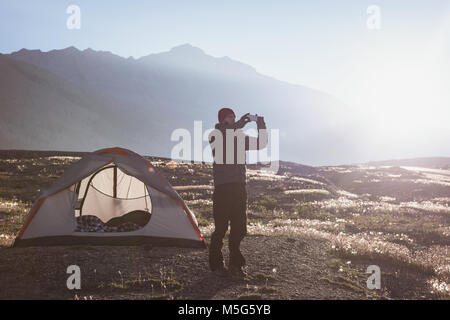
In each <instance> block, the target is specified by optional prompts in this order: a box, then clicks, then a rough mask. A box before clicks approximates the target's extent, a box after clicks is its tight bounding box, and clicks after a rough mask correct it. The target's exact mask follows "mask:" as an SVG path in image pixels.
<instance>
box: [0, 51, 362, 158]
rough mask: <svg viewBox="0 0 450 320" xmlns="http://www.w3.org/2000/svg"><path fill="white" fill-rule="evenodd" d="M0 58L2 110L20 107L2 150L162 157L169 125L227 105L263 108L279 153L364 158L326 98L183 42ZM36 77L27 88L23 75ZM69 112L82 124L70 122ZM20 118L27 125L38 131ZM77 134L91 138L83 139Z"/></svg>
mask: <svg viewBox="0 0 450 320" xmlns="http://www.w3.org/2000/svg"><path fill="white" fill-rule="evenodd" d="M1 58H2V61H3V64H5V66H8V68H7V69H8V70H9V71H8V72H9V73H10V74H9V75H7V74H5V73H4V72H2V75H1V76H0V77H2V79H1V81H2V84H3V83H6V82H8V79H14V81H13V82H10V83H8V86H9V90H8V89H6V87H7V86H5V87H3V86H2V89H1V90H2V91H1V99H2V100H1V101H2V104H1V106H2V109H4V108H5V109H7V110H11V109H13V108H14V109H15V108H17V109H18V110H21V112H9V113H7V114H8V115H7V117H6V118H5V119H4V120H3V121H4V122H6V123H10V125H8V127H7V129H2V133H3V131H6V133H7V134H6V135H4V136H3V135H2V137H1V138H0V148H10V147H14V148H16V149H18V148H33V149H36V148H40V149H53V150H54V149H60V150H86V149H87V150H93V149H95V148H96V147H97V146H98V145H99V144H101V143H104V145H122V146H125V147H128V148H131V149H135V150H136V151H137V152H140V153H144V154H154V155H158V156H166V157H167V156H170V152H171V149H172V147H173V146H174V145H175V142H172V141H170V137H171V133H172V132H173V130H175V129H177V128H186V129H188V130H190V131H191V132H192V131H193V121H194V120H203V130H205V129H206V128H212V127H213V126H214V123H215V122H216V119H217V111H218V109H219V108H221V107H223V106H230V107H232V108H233V109H235V111H236V112H237V114H238V117H239V116H240V115H242V114H244V113H246V112H251V113H257V114H260V115H264V117H265V119H266V123H267V125H268V127H269V128H277V129H279V136H280V146H279V150H280V151H279V152H280V158H281V159H284V160H291V161H297V162H302V163H308V164H324V163H329V162H330V160H329V159H333V162H336V163H337V162H341V163H345V162H350V161H354V159H355V158H356V159H358V158H360V159H364V158H363V156H364V149H363V148H360V146H362V145H363V144H364V140H365V139H364V137H362V136H360V135H355V134H354V132H360V131H362V130H359V129H360V128H359V127H358V125H357V124H355V123H354V122H352V119H351V117H349V112H348V108H347V107H346V106H345V105H344V104H342V103H341V102H339V101H338V100H336V99H335V98H333V97H332V96H330V95H328V94H325V93H323V92H320V91H317V90H313V89H310V88H306V87H303V86H299V85H293V84H289V83H286V82H283V81H279V80H276V79H274V78H271V77H268V76H265V75H262V74H260V73H258V72H257V71H256V70H255V69H254V68H253V67H251V66H249V65H246V64H244V63H241V62H238V61H234V60H232V59H230V58H228V57H221V58H217V57H213V56H210V55H208V54H206V53H205V52H204V51H203V50H201V49H199V48H196V47H193V46H191V45H189V44H185V45H181V46H178V47H175V48H173V49H171V50H170V51H168V52H162V53H158V54H150V55H148V56H144V57H141V58H139V59H134V58H128V59H126V58H122V57H120V56H117V55H115V54H113V53H110V52H106V51H95V50H92V49H86V50H83V51H81V50H78V49H76V48H74V47H69V48H65V49H62V50H52V51H48V52H41V51H40V50H26V49H22V50H20V51H17V52H14V53H11V54H9V55H2V56H1ZM12 65H14V67H13V66H12ZM19 69H20V70H22V71H18V70H19ZM2 71H3V65H2ZM33 76H34V77H37V79H36V81H34V82H33V86H31V84H30V83H29V80H27V79H29V78H30V77H33ZM67 96H75V97H77V99H76V100H73V99H72V100H70V99H67ZM75 110H83V112H78V111H75ZM36 111H38V112H36ZM89 111H92V114H90V112H89ZM24 114H26V116H25V115H24ZM30 114H32V115H30ZM50 115H51V116H50ZM73 116H74V117H76V121H78V122H81V123H83V126H82V127H76V126H74V127H73V128H72V126H73V124H72V123H73V122H74V119H73V118H72V117H73ZM24 119H27V120H26V121H24ZM83 119H85V121H83ZM17 123H19V124H22V125H17ZM43 123H45V127H42V124H43ZM62 123H65V124H67V125H68V123H71V124H70V125H68V126H69V127H68V129H70V130H61V129H60V127H61V124H62ZM94 123H95V124H94ZM25 126H28V127H34V128H35V129H34V132H35V133H36V134H37V136H36V137H35V136H34V135H33V134H31V135H30V133H29V132H28V131H30V130H31V129H29V128H24V127H25ZM251 126H253V127H254V128H255V126H254V125H253V124H252V125H251ZM37 128H39V129H37ZM39 130H43V133H40V132H39ZM78 131H80V132H78ZM52 132H56V133H58V134H57V136H58V138H57V139H56V138H55V140H52V139H53V138H52V137H54V136H55V135H53V134H52ZM78 135H83V136H86V135H87V136H91V137H92V139H87V140H83V141H81V140H79V139H76V137H77V136H78ZM41 136H45V138H43V137H41ZM94 136H95V137H94ZM125 143H126V144H125ZM104 145H102V146H104ZM205 146H206V142H205ZM358 152H360V154H358ZM268 153H269V154H270V150H269V152H268Z"/></svg>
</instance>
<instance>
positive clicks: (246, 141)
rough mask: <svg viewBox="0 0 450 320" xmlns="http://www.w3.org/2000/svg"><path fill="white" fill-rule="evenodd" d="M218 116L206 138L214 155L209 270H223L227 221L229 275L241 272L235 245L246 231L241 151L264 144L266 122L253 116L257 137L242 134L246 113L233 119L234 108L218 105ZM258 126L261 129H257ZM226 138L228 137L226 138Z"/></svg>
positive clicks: (244, 171) (239, 259)
mask: <svg viewBox="0 0 450 320" xmlns="http://www.w3.org/2000/svg"><path fill="white" fill-rule="evenodd" d="M218 118H219V123H217V124H216V126H215V129H216V130H213V132H212V133H211V135H210V140H209V142H210V144H211V148H212V150H213V157H214V163H213V174H214V193H213V216H214V226H215V230H214V232H213V234H212V236H211V244H210V248H209V265H210V268H211V270H212V271H213V272H217V273H219V274H225V273H226V270H225V266H224V261H223V256H222V245H223V243H222V241H223V238H224V236H225V233H226V232H227V230H228V224H230V236H229V240H228V244H229V250H230V259H229V264H228V268H229V271H230V273H231V274H232V275H236V276H243V275H244V273H243V270H242V267H243V266H244V265H245V258H244V256H243V255H242V254H241V252H240V250H239V246H240V243H241V241H242V239H243V238H244V236H245V235H246V234H247V214H246V210H247V189H246V176H245V173H246V167H245V153H246V151H247V150H259V149H263V148H265V147H266V145H267V133H266V130H265V129H266V124H265V123H264V118H263V117H257V120H256V123H257V128H258V137H257V138H256V137H250V136H247V135H245V134H244V133H243V131H242V130H241V129H242V128H243V127H244V126H245V125H246V124H247V123H248V122H250V121H251V120H250V117H249V114H248V113H247V114H245V115H244V116H242V117H241V118H240V120H239V121H237V122H235V120H236V114H235V113H234V111H233V110H232V109H230V108H222V109H221V110H220V111H219V113H218ZM260 129H264V130H262V131H260ZM227 139H228V141H227ZM230 139H232V140H231V141H230ZM230 142H232V143H230ZM230 152H231V153H232V154H230Z"/></svg>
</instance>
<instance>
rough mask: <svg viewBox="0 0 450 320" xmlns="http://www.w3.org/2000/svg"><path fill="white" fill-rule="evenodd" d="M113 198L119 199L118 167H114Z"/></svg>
mask: <svg viewBox="0 0 450 320" xmlns="http://www.w3.org/2000/svg"><path fill="white" fill-rule="evenodd" d="M113 197H114V198H117V166H114V186H113Z"/></svg>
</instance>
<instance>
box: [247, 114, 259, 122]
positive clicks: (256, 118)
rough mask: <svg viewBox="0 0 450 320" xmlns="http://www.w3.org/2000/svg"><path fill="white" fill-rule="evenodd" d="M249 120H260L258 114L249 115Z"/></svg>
mask: <svg viewBox="0 0 450 320" xmlns="http://www.w3.org/2000/svg"><path fill="white" fill-rule="evenodd" d="M248 118H249V120H250V121H256V120H258V116H257V115H256V114H249V115H248Z"/></svg>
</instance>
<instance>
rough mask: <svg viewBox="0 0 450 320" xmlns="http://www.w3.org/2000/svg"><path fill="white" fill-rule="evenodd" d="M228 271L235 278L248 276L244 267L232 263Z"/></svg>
mask: <svg viewBox="0 0 450 320" xmlns="http://www.w3.org/2000/svg"><path fill="white" fill-rule="evenodd" d="M228 271H229V272H230V274H231V275H232V276H233V277H235V278H240V279H243V278H245V277H246V276H247V273H246V272H245V271H244V268H243V267H239V266H233V265H231V266H229V267H228Z"/></svg>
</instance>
